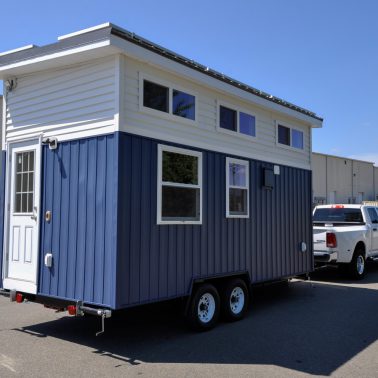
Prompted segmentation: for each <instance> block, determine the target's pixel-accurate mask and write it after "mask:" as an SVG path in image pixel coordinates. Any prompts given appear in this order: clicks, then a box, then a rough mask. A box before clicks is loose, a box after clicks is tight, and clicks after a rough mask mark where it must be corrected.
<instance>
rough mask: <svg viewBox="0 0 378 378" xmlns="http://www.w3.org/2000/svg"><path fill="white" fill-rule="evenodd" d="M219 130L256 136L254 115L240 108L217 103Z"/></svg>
mask: <svg viewBox="0 0 378 378" xmlns="http://www.w3.org/2000/svg"><path fill="white" fill-rule="evenodd" d="M218 127H219V130H221V131H222V130H227V132H229V131H231V132H235V133H236V134H237V135H246V136H248V137H253V138H255V137H256V117H255V116H254V115H252V114H248V113H245V112H243V111H241V110H235V109H231V108H229V107H227V106H224V105H219V125H218Z"/></svg>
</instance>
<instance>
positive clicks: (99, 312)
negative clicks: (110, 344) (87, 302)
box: [68, 301, 112, 336]
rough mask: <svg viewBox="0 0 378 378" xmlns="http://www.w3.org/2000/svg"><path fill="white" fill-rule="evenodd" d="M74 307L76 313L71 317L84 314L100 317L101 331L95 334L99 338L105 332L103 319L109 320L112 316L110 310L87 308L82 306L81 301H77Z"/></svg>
mask: <svg viewBox="0 0 378 378" xmlns="http://www.w3.org/2000/svg"><path fill="white" fill-rule="evenodd" d="M75 307H76V313H75V314H73V315H76V316H84V314H89V315H94V316H100V317H101V331H99V332H96V336H100V335H102V334H103V333H104V332H105V319H107V318H110V317H111V316H112V311H111V310H105V309H100V308H92V307H87V306H84V305H83V302H81V301H78V302H77V303H76V306H75ZM68 311H69V309H68ZM69 312H70V311H69Z"/></svg>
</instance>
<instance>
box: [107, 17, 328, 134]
mask: <svg viewBox="0 0 378 378" xmlns="http://www.w3.org/2000/svg"><path fill="white" fill-rule="evenodd" d="M111 26H112V31H111V33H112V34H113V35H115V36H117V37H120V38H123V39H126V40H128V41H129V42H131V43H134V44H136V45H139V46H141V47H143V48H145V49H147V50H150V51H152V52H154V53H156V54H159V55H161V56H164V57H166V58H168V59H170V60H173V61H176V62H178V63H180V64H183V65H185V66H187V67H189V68H191V69H194V70H196V71H199V72H202V73H204V74H206V75H208V76H210V77H213V78H215V79H217V80H219V81H222V82H224V83H227V84H229V85H232V86H233V87H236V88H239V89H242V90H244V91H245V92H249V93H251V94H253V95H256V96H258V97H261V98H263V99H265V100H268V101H270V102H273V103H276V104H278V105H282V106H283V107H285V108H288V109H291V110H294V111H296V112H298V113H302V114H304V115H306V116H308V117H310V118H312V119H314V120H316V121H317V122H315V123H314V124H312V127H322V126H321V123H322V122H323V118H322V117H320V116H318V115H317V114H316V113H314V112H312V111H310V110H308V109H305V108H303V107H301V106H298V105H295V104H293V103H291V102H289V101H286V100H283V99H282V98H279V97H276V96H273V95H271V94H269V93H266V92H264V91H261V90H259V89H256V88H254V87H252V86H250V85H248V84H245V83H242V82H240V81H238V80H236V79H233V78H231V77H229V76H227V75H225V74H223V73H221V72H218V71H216V70H213V69H211V68H209V67H207V66H204V65H203V64H200V63H198V62H196V61H194V60H192V59H189V58H186V57H184V56H182V55H180V54H177V53H175V52H173V51H171V50H169V49H166V48H164V47H162V46H160V45H158V44H156V43H153V42H151V41H149V40H147V39H145V38H143V37H140V36H138V35H137V34H135V33H132V32H130V31H128V30H125V29H123V28H120V27H118V26H116V25H114V24H113V25H111Z"/></svg>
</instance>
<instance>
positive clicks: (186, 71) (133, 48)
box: [110, 36, 322, 127]
mask: <svg viewBox="0 0 378 378" xmlns="http://www.w3.org/2000/svg"><path fill="white" fill-rule="evenodd" d="M110 40H111V44H112V45H113V46H116V47H118V48H119V49H120V50H121V52H123V53H124V54H126V55H129V56H130V57H131V58H134V59H137V60H140V61H142V62H144V63H147V64H151V65H153V66H155V67H157V68H160V69H164V70H167V71H170V72H172V73H174V74H176V75H178V76H182V77H185V78H186V79H188V80H191V81H194V82H196V83H197V84H200V85H206V86H208V87H210V88H212V89H215V90H218V91H221V92H223V93H224V94H227V95H233V96H236V97H239V98H240V99H242V100H244V101H247V102H252V103H253V104H255V105H257V106H260V107H263V108H264V109H268V110H270V111H275V112H278V113H281V114H285V115H287V116H289V117H291V118H295V119H297V120H300V121H302V122H305V123H307V124H309V125H310V126H311V127H322V121H321V120H318V119H315V118H313V117H310V116H308V115H306V114H303V113H300V112H298V111H295V110H293V109H290V108H287V107H286V106H283V105H280V104H277V103H274V102H272V101H269V100H266V99H264V98H262V97H259V96H256V95H254V94H252V93H249V92H246V91H244V90H242V89H239V88H236V87H233V86H232V85H229V84H227V83H224V82H222V81H220V80H218V79H216V78H213V77H211V76H208V75H206V74H204V73H202V72H199V71H196V70H194V69H192V68H189V67H186V66H184V65H183V64H180V63H178V62H175V61H173V60H171V59H168V58H166V57H164V56H162V55H160V54H157V53H155V52H153V51H150V50H148V49H146V48H144V47H141V46H139V45H137V44H135V43H132V42H129V41H126V40H124V39H122V38H119V37H117V36H111V37H110Z"/></svg>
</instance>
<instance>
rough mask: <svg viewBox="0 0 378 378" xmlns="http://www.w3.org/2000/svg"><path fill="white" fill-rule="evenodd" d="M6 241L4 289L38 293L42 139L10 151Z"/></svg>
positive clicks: (20, 145) (28, 142) (14, 145)
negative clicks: (40, 141)
mask: <svg viewBox="0 0 378 378" xmlns="http://www.w3.org/2000/svg"><path fill="white" fill-rule="evenodd" d="M8 159H9V161H8V172H7V180H8V187H7V189H8V196H7V199H8V206H7V207H6V210H7V211H6V214H7V225H8V227H7V231H8V233H7V239H6V246H7V248H5V251H4V252H5V277H4V282H3V285H4V288H5V289H10V290H19V291H23V292H27V293H36V292H37V269H38V247H39V240H38V239H39V200H40V143H39V140H33V141H27V142H22V143H17V144H10V145H9V150H8Z"/></svg>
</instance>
